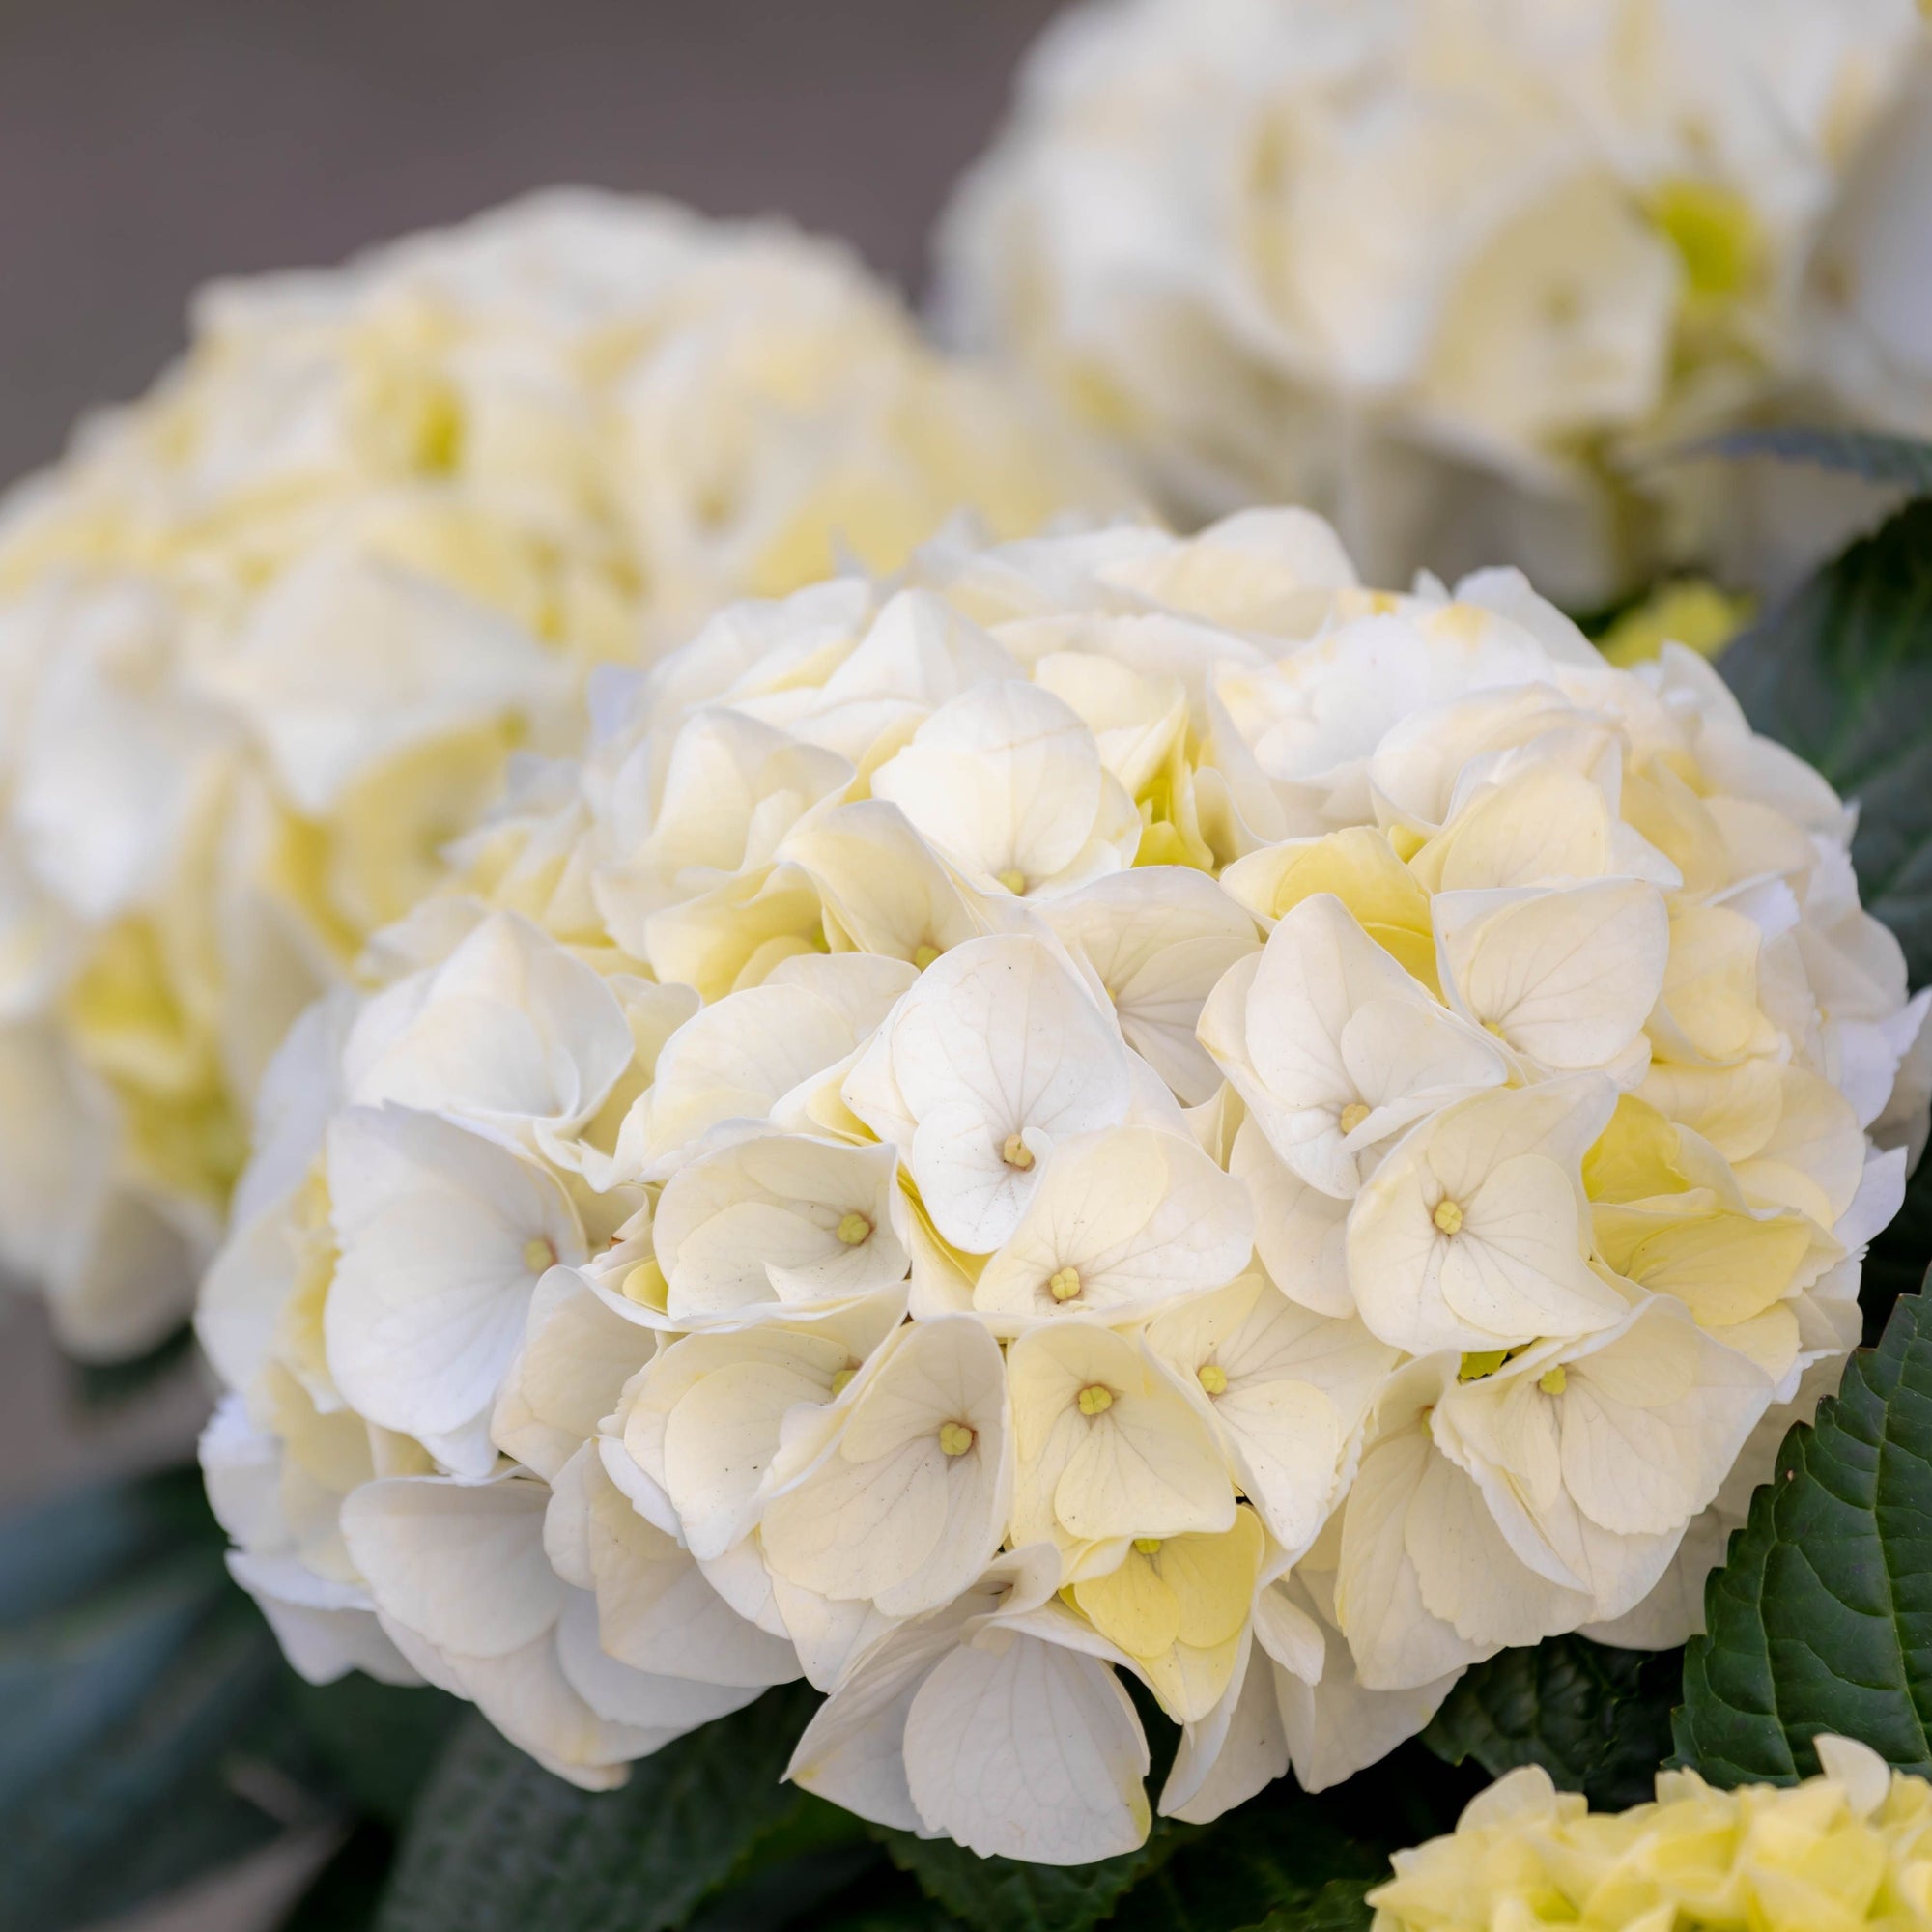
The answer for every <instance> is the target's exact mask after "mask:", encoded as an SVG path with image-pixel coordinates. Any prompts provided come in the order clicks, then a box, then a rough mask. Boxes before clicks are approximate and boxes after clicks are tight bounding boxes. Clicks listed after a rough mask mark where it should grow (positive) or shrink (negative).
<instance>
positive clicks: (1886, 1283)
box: [1859, 1157, 1932, 1348]
mask: <svg viewBox="0 0 1932 1932" xmlns="http://www.w3.org/2000/svg"><path fill="white" fill-rule="evenodd" d="M1928 1264H1932V1157H1928V1158H1927V1159H1924V1160H1921V1161H1920V1162H1919V1163H1918V1168H1917V1169H1916V1170H1915V1171H1914V1173H1913V1176H1912V1179H1910V1180H1909V1181H1907V1182H1906V1184H1905V1206H1904V1207H1903V1208H1900V1209H1899V1210H1898V1214H1897V1216H1896V1218H1895V1219H1894V1220H1893V1221H1892V1224H1891V1226H1890V1227H1889V1228H1888V1229H1886V1231H1885V1233H1884V1234H1882V1235H1881V1236H1879V1237H1878V1239H1877V1240H1875V1241H1874V1242H1873V1243H1872V1244H1871V1246H1870V1247H1869V1248H1868V1249H1866V1251H1865V1259H1864V1265H1863V1267H1862V1268H1861V1271H1860V1274H1859V1307H1860V1309H1861V1311H1862V1313H1863V1315H1864V1324H1865V1334H1864V1339H1865V1346H1866V1347H1867V1348H1871V1347H1874V1346H1875V1345H1876V1344H1877V1342H1878V1339H1879V1337H1880V1336H1881V1335H1883V1334H1884V1333H1885V1324H1886V1321H1887V1320H1888V1318H1889V1316H1890V1314H1891V1305H1892V1303H1893V1302H1895V1301H1896V1300H1897V1299H1898V1297H1899V1296H1900V1295H1901V1294H1917V1293H1919V1292H1920V1290H1922V1289H1923V1288H1924V1286H1925V1270H1926V1268H1927V1266H1928Z"/></svg>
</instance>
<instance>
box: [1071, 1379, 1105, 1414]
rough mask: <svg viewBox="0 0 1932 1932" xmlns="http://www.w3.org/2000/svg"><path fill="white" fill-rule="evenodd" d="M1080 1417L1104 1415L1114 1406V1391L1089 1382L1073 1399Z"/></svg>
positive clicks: (1098, 1383) (1099, 1383) (1097, 1383)
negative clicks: (1078, 1409)
mask: <svg viewBox="0 0 1932 1932" xmlns="http://www.w3.org/2000/svg"><path fill="white" fill-rule="evenodd" d="M1074 1401H1075V1402H1076V1403H1077V1404H1078V1406H1079V1408H1080V1413H1081V1414H1082V1415H1105V1414H1106V1412H1107V1411H1108V1410H1109V1409H1110V1408H1112V1407H1113V1406H1114V1391H1113V1390H1112V1389H1110V1388H1108V1387H1106V1386H1105V1384H1104V1383H1101V1382H1089V1383H1088V1384H1087V1386H1086V1387H1085V1388H1084V1389H1082V1390H1081V1391H1080V1393H1079V1394H1078V1395H1077V1396H1076V1397H1075V1398H1074Z"/></svg>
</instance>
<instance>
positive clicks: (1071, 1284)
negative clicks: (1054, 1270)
mask: <svg viewBox="0 0 1932 1932" xmlns="http://www.w3.org/2000/svg"><path fill="white" fill-rule="evenodd" d="M1046 1292H1047V1293H1049V1294H1050V1295H1052V1296H1053V1298H1054V1300H1056V1301H1071V1300H1072V1299H1073V1298H1074V1297H1075V1296H1076V1295H1077V1294H1078V1293H1080V1270H1079V1269H1078V1268H1070V1267H1067V1268H1062V1269H1061V1270H1060V1272H1059V1273H1058V1274H1055V1275H1049V1276H1048V1277H1047V1282H1046Z"/></svg>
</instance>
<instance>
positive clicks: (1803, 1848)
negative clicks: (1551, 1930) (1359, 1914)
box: [1369, 1737, 1932, 1932]
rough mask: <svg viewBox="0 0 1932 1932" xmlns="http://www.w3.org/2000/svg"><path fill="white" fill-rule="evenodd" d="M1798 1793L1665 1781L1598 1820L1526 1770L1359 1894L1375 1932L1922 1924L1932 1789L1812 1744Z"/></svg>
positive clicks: (1672, 1776)
mask: <svg viewBox="0 0 1932 1932" xmlns="http://www.w3.org/2000/svg"><path fill="white" fill-rule="evenodd" d="M1818 1752H1819V1756H1820V1758H1821V1759H1822V1760H1823V1762H1824V1764H1825V1771H1824V1772H1823V1773H1822V1774H1821V1775H1820V1776H1816V1777H1813V1778H1809V1779H1807V1780H1805V1782H1804V1783H1803V1784H1799V1785H1796V1786H1791V1787H1788V1788H1780V1787H1777V1786H1774V1785H1762V1784H1759V1785H1745V1786H1742V1787H1740V1788H1739V1789H1738V1790H1735V1791H1719V1790H1716V1789H1714V1788H1713V1787H1712V1786H1710V1785H1708V1784H1706V1783H1705V1782H1704V1780H1703V1779H1702V1778H1700V1777H1699V1776H1697V1775H1696V1774H1695V1773H1694V1772H1688V1771H1685V1772H1662V1773H1660V1774H1659V1776H1658V1780H1657V1799H1656V1802H1655V1803H1653V1804H1639V1805H1637V1806H1635V1807H1634V1808H1633V1809H1632V1810H1629V1811H1623V1812H1610V1813H1603V1812H1599V1813H1592V1812H1590V1811H1588V1810H1587V1809H1586V1808H1585V1806H1584V1802H1583V1800H1582V1799H1581V1798H1579V1797H1577V1796H1576V1795H1574V1794H1572V1793H1568V1792H1559V1791H1557V1790H1556V1789H1555V1787H1554V1786H1553V1785H1552V1784H1551V1782H1550V1780H1549V1776H1548V1773H1546V1772H1544V1771H1543V1770H1541V1769H1540V1768H1536V1767H1525V1768H1524V1769H1523V1770H1520V1771H1516V1772H1512V1773H1510V1775H1509V1776H1506V1777H1504V1778H1501V1779H1499V1780H1498V1781H1497V1782H1496V1783H1495V1784H1493V1785H1492V1786H1491V1788H1490V1789H1489V1790H1488V1791H1486V1792H1484V1793H1483V1794H1482V1795H1481V1796H1480V1797H1478V1798H1477V1799H1476V1800H1474V1802H1473V1803H1471V1804H1470V1805H1469V1807H1468V1809H1467V1810H1466V1811H1464V1812H1463V1818H1462V1821H1461V1823H1460V1824H1459V1825H1458V1826H1457V1828H1456V1831H1455V1833H1453V1834H1452V1835H1450V1836H1448V1837H1442V1838H1434V1839H1432V1840H1430V1842H1429V1843H1428V1844H1426V1845H1421V1846H1418V1847H1417V1848H1416V1849H1415V1850H1413V1851H1406V1852H1398V1853H1397V1854H1396V1855H1395V1872H1396V1875H1395V1877H1394V1878H1393V1879H1391V1880H1390V1881H1389V1882H1388V1883H1387V1884H1385V1885H1382V1886H1380V1887H1379V1888H1378V1889H1376V1890H1375V1891H1373V1892H1371V1893H1370V1894H1369V1900H1370V1903H1371V1904H1373V1905H1374V1906H1375V1907H1376V1908H1377V1910H1376V1920H1375V1923H1376V1932H1490V1928H1492V1927H1495V1926H1503V1925H1507V1926H1510V1927H1512V1928H1522V1932H1529V1928H1532V1927H1536V1926H1543V1925H1564V1926H1585V1927H1591V1928H1597V1932H1626V1929H1627V1928H1634V1927H1638V1926H1641V1927H1643V1928H1645V1932H1649V1928H1650V1927H1652V1926H1656V1927H1657V1928H1659V1932H1697V1928H1712V1932H1716V1928H1719V1927H1732V1926H1746V1925H1749V1926H1755V1927H1762V1928H1765V1932H1855V1928H1857V1927H1861V1926H1884V1927H1887V1928H1888V1929H1889V1932H1912V1929H1913V1928H1922V1927H1928V1926H1932V1888H1928V1885H1927V1883H1926V1876H1927V1861H1928V1859H1932V1785H1928V1784H1927V1783H1926V1782H1925V1780H1924V1779H1923V1778H1918V1777H1908V1776H1905V1775H1903V1774H1902V1773H1897V1772H1890V1771H1888V1769H1887V1767H1886V1765H1885V1764H1884V1762H1883V1761H1882V1760H1881V1759H1880V1758H1879V1757H1878V1756H1877V1754H1876V1753H1875V1752H1873V1751H1871V1750H1869V1749H1867V1748H1866V1747H1864V1746H1863V1745H1860V1744H1854V1743H1852V1742H1851V1741H1849V1740H1848V1739H1844V1738H1833V1737H1822V1738H1820V1739H1819V1740H1818Z"/></svg>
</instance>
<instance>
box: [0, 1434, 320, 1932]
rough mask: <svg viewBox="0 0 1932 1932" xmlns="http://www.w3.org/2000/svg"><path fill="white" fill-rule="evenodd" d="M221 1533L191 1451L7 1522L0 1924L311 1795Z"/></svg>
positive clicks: (140, 1888)
mask: <svg viewBox="0 0 1932 1932" xmlns="http://www.w3.org/2000/svg"><path fill="white" fill-rule="evenodd" d="M222 1542H223V1539H222V1537H221V1534H220V1532H219V1530H218V1529H217V1528H216V1527H215V1525H214V1522H213V1519H212V1518H211V1517H210V1516H209V1514H208V1508H207V1504H206V1502H205V1501H204V1500H203V1498H202V1494H201V1482H200V1477H199V1474H198V1473H197V1472H196V1471H194V1470H191V1469H182V1470H170V1471H168V1472H166V1473H164V1474H161V1475H157V1476H150V1477H146V1478H142V1479H140V1480H138V1481H134V1482H127V1483H120V1484H114V1485H108V1486H104V1487H102V1488H100V1489H98V1490H93V1491H89V1492H83V1493H81V1494H79V1495H74V1496H65V1497H61V1498H58V1499H56V1500H55V1501H54V1502H53V1503H51V1504H48V1505H46V1506H44V1507H43V1508H41V1509H38V1510H35V1511H33V1512H31V1513H30V1514H28V1515H26V1516H23V1517H19V1518H16V1519H14V1520H13V1521H11V1522H9V1523H7V1524H6V1525H4V1526H0V1835H4V1838H5V1842H6V1845H7V1853H6V1856H5V1858H4V1859H0V1928H5V1932H62V1928H64V1927H68V1926H77V1925H84V1924H89V1923H92V1922H94V1921H96V1920H98V1919H101V1918H108V1917H110V1916H111V1915H113V1914H115V1913H117V1912H121V1911H124V1910H127V1909H128V1908H129V1907H131V1906H133V1905H134V1904H136V1903H138V1902H139V1901H140V1900H142V1899H144V1898H147V1897H149V1896H151V1895H153V1894H155V1893H156V1892H161V1891H165V1890H169V1889H173V1888H175V1887H177V1886H180V1885H184V1884H185V1883H187V1882H188V1881H189V1880H190V1879H193V1878H196V1877H199V1876H201V1875H202V1874H204V1873H205V1872H208V1871H210V1870H212V1869H213V1868H214V1867H216V1866H218V1865H221V1864H224V1863H227V1862H228V1861H232V1860H233V1859H236V1858H238V1857H241V1856H242V1855H244V1854H245V1853H248V1852H250V1851H253V1850H255V1849H256V1848H258V1847H259V1846H261V1845H264V1844H266V1843H268V1842H269V1840H270V1838H272V1837H274V1836H275V1835H276V1834H277V1833H280V1832H281V1831H283V1830H284V1829H286V1827H287V1826H289V1825H290V1824H294V1823H306V1822H313V1821H314V1820H315V1819H316V1818H317V1817H319V1816H320V1815H321V1814H320V1812H319V1811H318V1809H317V1807H316V1805H315V1804H314V1802H313V1800H312V1799H311V1798H310V1796H309V1795H308V1793H307V1792H306V1791H305V1790H304V1788H303V1786H302V1784H301V1783H300V1782H299V1781H298V1779H297V1778H296V1777H294V1776H291V1775H290V1769H289V1766H288V1763H287V1761H286V1760H287V1739H288V1732H289V1722H288V1720H289V1709H290V1707H289V1702H288V1696H287V1690H288V1685H289V1678H288V1674H287V1671H286V1668H285V1666H284V1665H283V1663H282V1661H281V1657H280V1654H279V1652H278V1651H277V1649H276V1646H275V1641H274V1638H273V1637H272V1636H271V1635H270V1633H269V1630H268V1628H267V1626H266V1625H265V1624H264V1623H263V1622H262V1619H261V1617H260V1616H259V1615H258V1614H257V1612H256V1610H255V1607H254V1605H252V1604H250V1603H249V1602H248V1601H247V1599H246V1598H244V1597H243V1596H242V1595H241V1593H240V1592H239V1591H238V1590H236V1589H235V1587H234V1586H233V1585H232V1584H231V1583H230V1581H229V1580H228V1577H227V1573H226V1571H225V1569H224V1567H223V1563H222V1554H221V1551H222Z"/></svg>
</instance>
